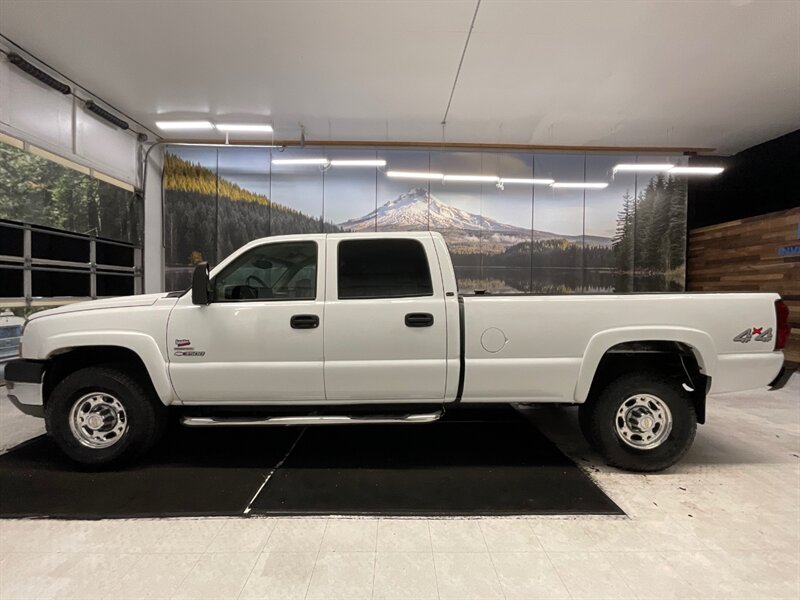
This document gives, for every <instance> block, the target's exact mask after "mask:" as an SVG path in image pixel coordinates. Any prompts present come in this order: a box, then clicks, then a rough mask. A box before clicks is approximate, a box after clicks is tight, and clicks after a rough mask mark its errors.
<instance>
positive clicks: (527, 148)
mask: <svg viewBox="0 0 800 600" xmlns="http://www.w3.org/2000/svg"><path fill="white" fill-rule="evenodd" d="M162 142H163V143H165V144H180V143H187V142H188V143H192V144H214V145H219V144H220V143H222V142H221V140H218V139H215V140H198V139H180V138H179V139H163V140H162ZM228 145H229V146H259V145H264V146H290V147H295V146H296V147H300V146H301V145H303V146H312V147H320V146H327V147H330V148H336V147H339V148H387V149H392V148H420V149H422V148H424V149H437V150H502V151H514V152H574V153H586V152H610V153H614V154H618V153H627V154H631V153H637V154H648V153H649V154H710V153H712V152H714V151H715V150H716V148H710V147H709V148H706V147H684V146H592V145H590V146H564V145H557V144H476V143H468V142H445V143H442V142H382V141H350V140H344V141H335V140H333V141H323V140H314V141H309V140H306V141H305V143H304V144H301V143H300V141H299V140H272V139H267V140H247V141H245V140H241V141H238V142H236V141H232V142H230V143H229V144H228Z"/></svg>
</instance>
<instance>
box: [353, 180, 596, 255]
mask: <svg viewBox="0 0 800 600" xmlns="http://www.w3.org/2000/svg"><path fill="white" fill-rule="evenodd" d="M376 221H377V225H378V230H379V231H414V230H427V229H431V230H432V231H443V232H446V231H461V232H464V234H465V235H467V236H469V237H473V236H474V235H475V234H476V233H477V232H478V231H480V232H481V235H483V236H485V235H486V234H487V233H489V234H492V237H494V238H496V239H497V241H498V242H500V243H502V241H501V240H507V242H506V243H508V244H514V243H519V242H520V241H530V239H531V230H530V229H527V228H523V227H516V226H514V225H508V224H507V223H501V222H500V221H497V220H495V219H492V218H490V217H484V216H481V215H476V214H474V213H471V212H468V211H466V210H462V209H460V208H456V207H455V206H450V205H449V204H445V203H444V202H442V201H441V200H439V199H438V198H437V197H436V196H433V195H431V194H430V193H429V192H428V190H427V189H425V188H413V189H411V190H409V191H408V192H406V193H404V194H400V195H399V196H398V197H397V198H395V199H394V200H390V201H389V202H387V203H386V204H384V205H382V206H379V207H378V208H377V210H373V211H372V212H370V213H369V214H366V215H364V216H363V217H359V218H357V219H350V220H349V221H345V222H344V223H339V227H341V228H342V229H344V230H349V231H374V230H375V223H376ZM533 239H534V240H535V241H538V240H567V241H570V242H580V241H581V239H582V238H581V236H571V235H561V234H558V233H551V232H549V231H537V230H534V232H533ZM586 241H587V242H589V243H593V244H596V245H608V244H610V243H611V240H610V239H609V238H604V237H597V236H587V240H586Z"/></svg>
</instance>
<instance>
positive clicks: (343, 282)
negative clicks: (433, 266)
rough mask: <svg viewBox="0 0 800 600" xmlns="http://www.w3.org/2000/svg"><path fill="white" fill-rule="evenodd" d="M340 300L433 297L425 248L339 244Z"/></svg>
mask: <svg viewBox="0 0 800 600" xmlns="http://www.w3.org/2000/svg"><path fill="white" fill-rule="evenodd" d="M338 275H339V298H341V299H347V298H350V299H353V298H402V297H405V296H432V295H433V287H432V285H431V272H430V268H429V267H428V258H427V256H426V255H425V248H424V247H423V246H422V244H421V243H420V242H418V241H417V240H391V239H388V240H369V239H368V240H347V241H343V242H340V243H339V263H338Z"/></svg>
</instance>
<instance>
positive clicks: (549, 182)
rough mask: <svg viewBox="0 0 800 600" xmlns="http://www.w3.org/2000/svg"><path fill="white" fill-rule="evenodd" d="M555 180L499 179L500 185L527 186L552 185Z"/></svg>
mask: <svg viewBox="0 0 800 600" xmlns="http://www.w3.org/2000/svg"><path fill="white" fill-rule="evenodd" d="M555 181H556V180H555V179H517V178H512V179H506V178H505V177H501V178H500V183H503V184H505V183H526V184H528V185H552V184H553V183H555Z"/></svg>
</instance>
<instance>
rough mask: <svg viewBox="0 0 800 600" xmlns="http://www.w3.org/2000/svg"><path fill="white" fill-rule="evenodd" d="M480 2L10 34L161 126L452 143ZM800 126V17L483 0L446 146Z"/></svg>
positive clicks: (82, 20)
mask: <svg viewBox="0 0 800 600" xmlns="http://www.w3.org/2000/svg"><path fill="white" fill-rule="evenodd" d="M475 5H476V0H463V1H462V0H452V1H427V2H425V1H416V2H412V1H392V0H374V1H372V2H356V1H344V0H342V1H330V2H312V1H299V0H298V1H294V2H288V1H287V2H284V1H271V2H225V1H222V0H220V1H206V2H199V1H196V2H181V1H178V0H162V1H160V2H154V1H147V0H127V1H106V2H96V1H87V0H72V1H70V2H65V1H60V0H41V1H38V2H30V1H26V0H0V33H2V34H3V35H5V36H7V37H8V38H10V39H11V40H13V41H15V42H16V43H18V44H20V45H21V46H22V47H23V48H25V49H27V50H29V51H30V52H32V53H33V54H34V55H35V56H37V57H38V58H41V59H42V60H44V61H46V62H48V63H49V64H51V65H52V66H53V67H55V68H57V69H59V70H60V71H62V72H63V73H64V74H65V75H67V76H69V77H70V78H72V79H74V80H76V81H77V82H79V83H80V84H81V85H83V86H85V87H86V88H88V89H89V90H92V91H93V92H94V93H96V94H98V95H99V96H100V97H102V98H105V99H106V100H108V101H109V102H111V103H112V104H114V105H115V106H117V107H118V108H120V109H121V110H123V111H124V112H125V113H127V114H128V115H130V116H131V117H133V118H134V119H136V120H138V121H140V122H141V123H143V124H145V125H147V126H148V127H150V128H152V129H155V126H154V122H155V121H156V120H157V119H158V118H162V119H165V118H169V119H179V118H210V119H211V120H233V119H241V120H250V121H253V120H257V119H258V118H259V117H261V118H264V117H265V116H266V117H269V118H270V119H271V120H272V122H273V124H274V126H275V129H276V137H277V138H284V139H286V138H291V139H294V138H297V137H298V136H299V127H298V123H303V124H304V125H305V127H306V136H307V138H308V139H310V140H377V141H434V142H439V141H441V140H442V127H441V125H440V122H441V120H442V116H443V114H444V111H445V107H446V106H447V101H448V98H449V95H450V90H451V87H452V84H453V79H454V77H455V73H456V69H457V66H458V62H459V58H460V56H461V52H462V49H463V47H464V42H465V40H466V36H467V31H468V30H469V24H470V22H471V20H472V16H473V13H474V10H475ZM798 128H800V2H797V1H782V2H779V1H749V0H720V1H700V0H697V1H688V2H680V1H658V2H648V1H643V0H642V1H638V2H636V1H624V2H617V1H614V2H611V1H609V2H605V1H599V0H598V1H594V2H588V1H587V2H579V1H572V2H569V1H553V2H550V1H528V2H525V1H516V2H515V1H504V0H483V2H482V3H481V6H480V9H479V11H478V15H477V19H476V22H475V30H474V32H473V34H472V39H471V41H470V44H469V47H468V49H467V52H466V56H465V59H464V64H463V68H462V71H461V76H460V78H459V81H458V85H457V87H456V91H455V96H454V99H453V102H452V107H451V109H450V114H449V117H448V121H447V126H446V129H445V136H446V140H447V141H450V142H484V143H516V144H574V145H636V146H667V145H668V146H681V147H714V148H717V149H718V150H719V151H720V152H723V153H733V152H736V151H739V150H742V149H744V148H747V147H749V146H751V145H754V144H757V143H760V142H763V141H766V140H769V139H771V138H773V137H777V136H779V135H781V134H784V133H787V132H789V131H792V130H795V129H798ZM203 137H205V138H208V137H209V135H208V133H205V134H203Z"/></svg>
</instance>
